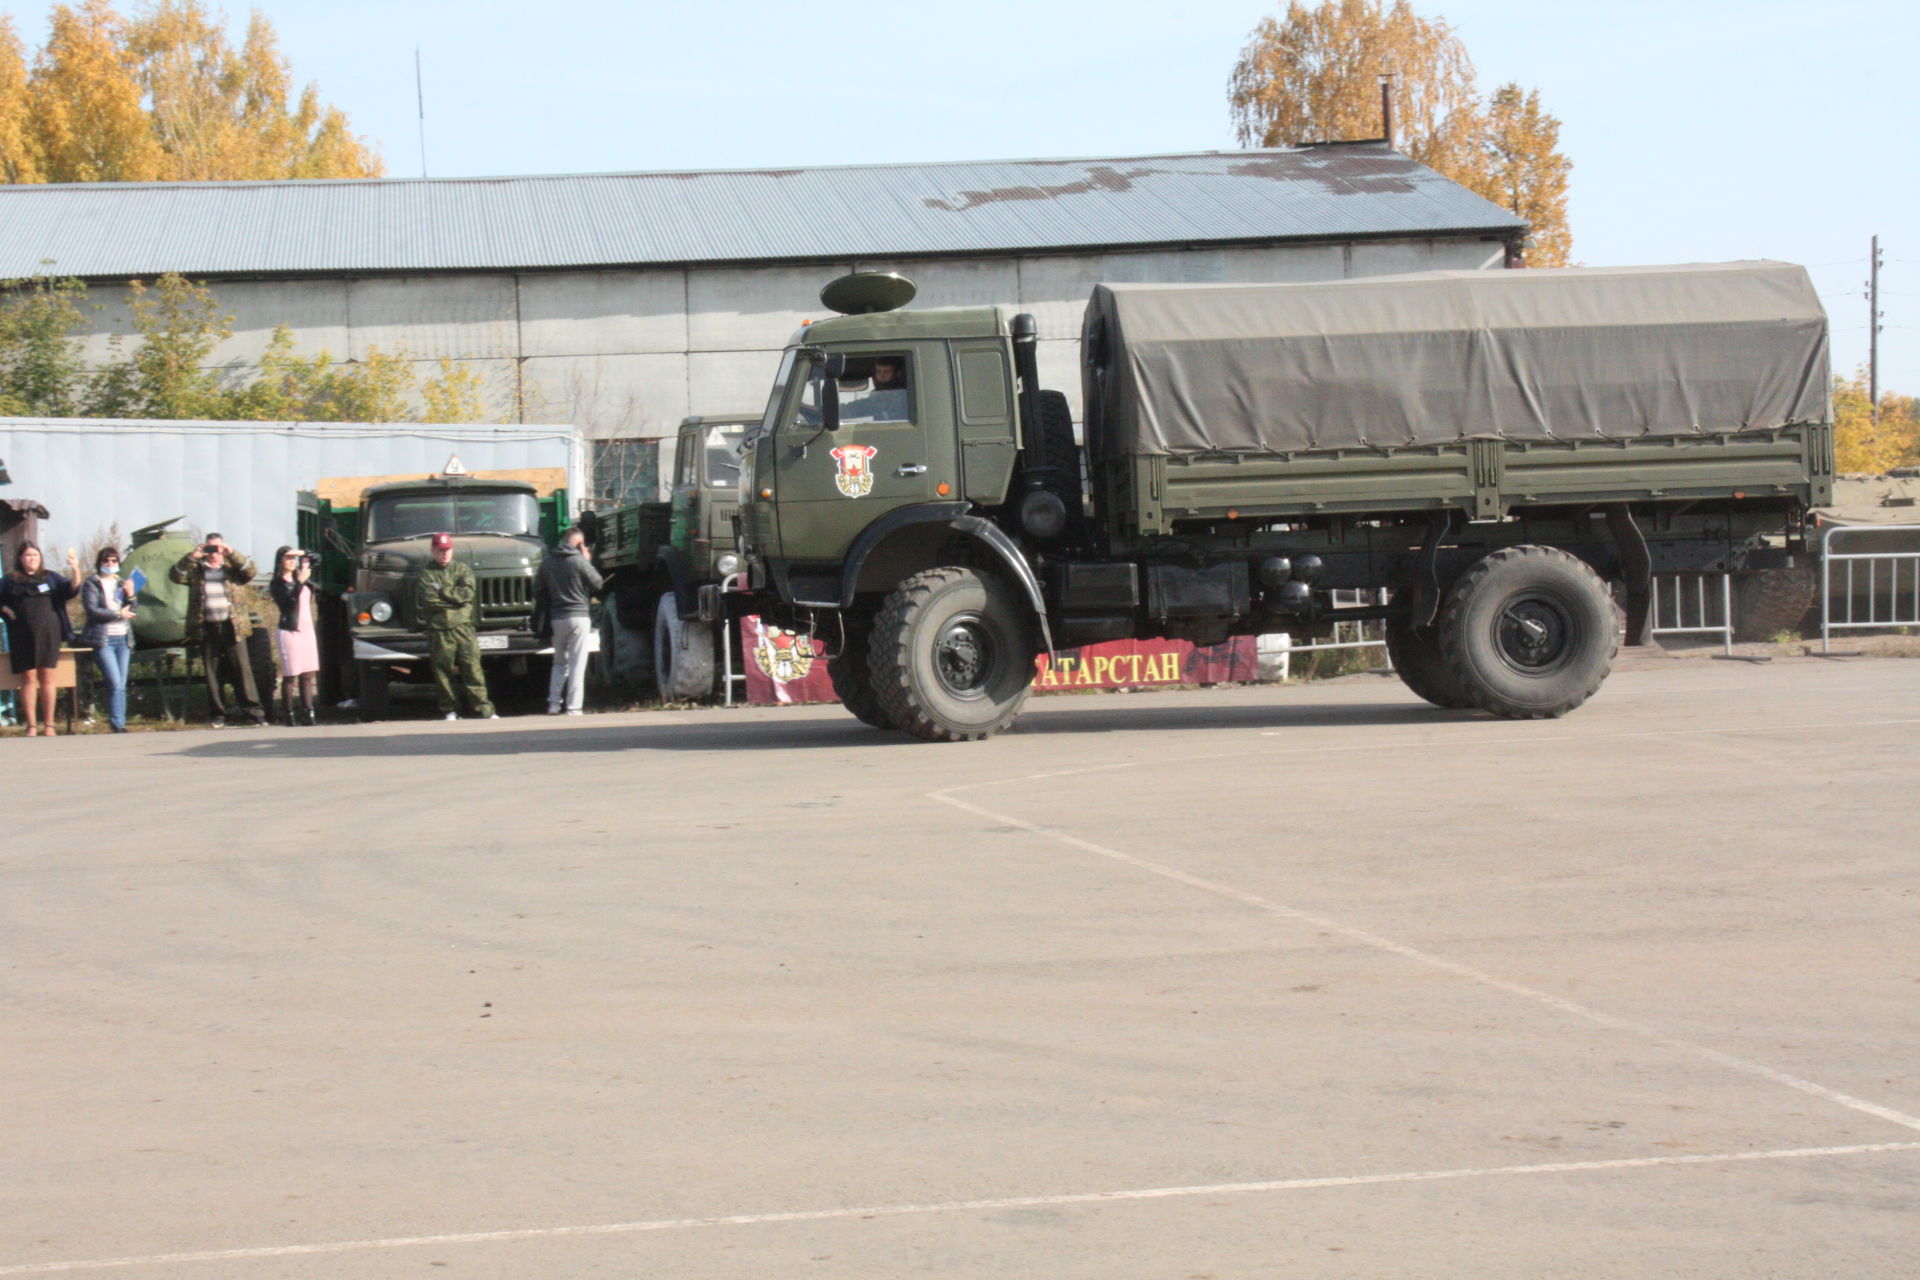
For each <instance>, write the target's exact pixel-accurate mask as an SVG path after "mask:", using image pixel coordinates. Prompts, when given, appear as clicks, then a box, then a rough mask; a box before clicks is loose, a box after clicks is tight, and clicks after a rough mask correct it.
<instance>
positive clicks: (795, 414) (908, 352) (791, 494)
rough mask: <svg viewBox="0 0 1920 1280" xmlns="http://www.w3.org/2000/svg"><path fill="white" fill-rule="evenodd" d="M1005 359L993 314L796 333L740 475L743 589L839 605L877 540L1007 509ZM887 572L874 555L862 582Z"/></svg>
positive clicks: (1010, 471) (1009, 436) (895, 315)
mask: <svg viewBox="0 0 1920 1280" xmlns="http://www.w3.org/2000/svg"><path fill="white" fill-rule="evenodd" d="M1014 357H1015V352H1014V346H1013V334H1012V329H1011V326H1010V324H1009V321H1008V317H1007V316H1006V314H1005V312H1004V311H1003V310H1002V309H1001V308H998V307H971V308H951V309H946V310H938V311H918V312H911V311H888V312H880V313H876V314H861V315H850V316H841V317H837V318H835V319H832V320H824V321H820V322H819V323H816V324H813V325H810V326H809V327H807V328H806V329H804V330H802V331H801V333H800V334H799V335H797V339H796V344H795V345H794V346H792V347H790V348H789V349H788V350H787V352H786V354H785V356H784V357H783V359H782V361H781V364H780V370H779V373H778V375H777V376H776V379H775V383H774V389H773V394H772V397H771V399H770V401H769V403H768V406H767V411H766V414H765V415H764V417H763V418H762V420H761V424H760V427H759V429H758V431H757V432H756V433H755V436H754V438H753V440H752V442H751V445H750V453H749V456H748V459H747V464H748V465H747V466H746V467H745V468H744V473H743V477H742V484H741V489H742V501H743V507H742V519H741V529H742V533H743V536H744V537H745V539H746V541H747V550H748V554H749V558H750V560H751V562H752V564H753V566H754V571H755V572H756V573H757V574H759V575H761V576H760V578H759V579H757V580H756V582H755V584H754V585H755V586H765V587H771V588H772V589H774V590H775V591H776V592H777V593H778V594H780V595H781V596H782V597H784V598H788V599H791V600H794V601H797V602H802V603H809V604H815V605H820V606H827V607H843V606H844V604H845V603H847V602H848V597H849V596H850V595H851V594H857V593H858V591H859V590H861V589H862V588H861V586H860V583H859V581H858V576H857V575H855V577H854V578H853V579H852V580H843V579H845V578H846V574H845V572H844V570H845V569H846V567H847V566H848V562H849V559H850V558H852V557H854V556H855V555H856V553H857V551H865V552H869V553H870V552H871V550H872V549H873V545H874V539H875V536H876V533H877V534H878V535H879V537H880V538H881V539H882V540H886V541H891V540H892V539H891V538H890V537H889V536H888V535H897V536H905V537H906V538H907V540H908V541H918V542H924V541H928V540H934V539H940V538H944V537H945V536H947V535H946V534H945V533H944V532H943V530H944V528H945V526H946V525H947V523H949V522H950V521H951V520H952V519H953V518H954V517H955V516H957V515H960V514H963V513H965V512H966V511H967V510H969V509H970V508H975V509H980V510H982V511H986V512H996V513H997V512H999V510H1000V509H1001V508H1003V507H1005V506H1006V505H1007V502H1008V497H1009V494H1010V492H1011V490H1012V489H1013V485H1014V477H1015V471H1016V465H1017V463H1018V461H1019V458H1020V451H1021V441H1020V433H1019V426H1018V414H1017V412H1016V391H1015V381H1014ZM1060 409H1061V411H1062V412H1063V413H1064V409H1065V406H1064V403H1062V404H1061V406H1060ZM829 418H831V419H832V423H833V424H832V425H831V426H829V425H828V419H829ZM1065 425H1066V429H1067V431H1068V432H1069V433H1070V432H1071V423H1070V422H1068V423H1066V424H1065ZM1068 443H1069V445H1070V444H1071V436H1070V434H1069V436H1068ZM1078 484H1079V481H1078V475H1077V472H1076V473H1075V475H1074V476H1073V477H1072V479H1071V486H1072V488H1073V489H1074V490H1075V491H1076V492H1077V489H1078ZM876 522H878V528H877V529H876ZM916 528H917V529H918V530H919V532H918V534H917V535H916V534H914V533H913V532H911V531H912V530H914V529H916ZM863 539H865V540H866V543H867V545H866V546H865V547H861V548H856V543H860V542H861V541H862V540H863ZM861 567H863V568H865V567H867V566H866V563H865V561H863V562H862V566H861ZM887 572H888V570H887V560H886V559H885V558H883V559H882V561H880V562H879V563H876V564H872V565H871V567H870V573H869V576H872V577H873V578H874V580H875V582H876V583H877V582H878V581H879V580H880V578H882V577H884V576H885V575H886V573H887ZM849 589H851V590H849Z"/></svg>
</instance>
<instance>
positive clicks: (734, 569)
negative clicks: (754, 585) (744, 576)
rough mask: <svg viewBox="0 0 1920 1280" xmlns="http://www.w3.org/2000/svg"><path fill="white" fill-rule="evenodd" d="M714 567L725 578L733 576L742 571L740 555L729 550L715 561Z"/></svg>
mask: <svg viewBox="0 0 1920 1280" xmlns="http://www.w3.org/2000/svg"><path fill="white" fill-rule="evenodd" d="M713 567H714V568H715V569H716V570H717V571H718V572H719V574H720V576H721V577H723V578H729V577H732V576H733V575H734V574H736V573H738V572H740V557H739V556H737V555H735V554H733V552H731V551H729V552H727V553H726V554H725V555H723V556H721V557H720V558H719V559H718V560H715V561H714V562H713Z"/></svg>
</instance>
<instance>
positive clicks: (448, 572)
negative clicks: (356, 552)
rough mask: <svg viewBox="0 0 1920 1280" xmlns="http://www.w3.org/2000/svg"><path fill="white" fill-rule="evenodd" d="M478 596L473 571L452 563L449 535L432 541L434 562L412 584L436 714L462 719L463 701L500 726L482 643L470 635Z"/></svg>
mask: <svg viewBox="0 0 1920 1280" xmlns="http://www.w3.org/2000/svg"><path fill="white" fill-rule="evenodd" d="M477 594H478V592H477V589H476V588H475V587H474V584H473V570H472V568H471V567H469V566H468V565H466V564H465V563H463V562H462V561H459V560H455V559H454V558H453V535H452V534H448V533H436V534H434V535H433V561H432V563H431V564H429V565H427V566H426V567H425V568H424V569H422V570H421V571H420V576H419V577H418V578H416V579H415V580H414V584H413V616H414V617H415V618H418V619H419V620H420V626H421V628H422V629H423V630H425V631H426V633H427V656H428V657H429V658H430V659H432V661H433V684H434V688H435V689H436V690H437V691H438V692H439V695H440V710H441V711H442V712H444V713H445V715H446V717H447V719H449V720H458V719H459V718H460V701H461V698H462V697H463V696H464V697H465V699H466V703H467V706H468V708H469V709H470V710H471V711H472V712H473V714H474V715H476V716H478V717H479V718H480V719H482V720H498V719H499V718H500V717H499V716H497V715H495V714H494V710H493V702H492V701H491V700H490V699H489V698H488V697H487V678H486V676H484V675H482V674H481V671H480V639H479V637H478V636H476V635H475V634H474V630H473V602H474V599H475V597H476V595H477Z"/></svg>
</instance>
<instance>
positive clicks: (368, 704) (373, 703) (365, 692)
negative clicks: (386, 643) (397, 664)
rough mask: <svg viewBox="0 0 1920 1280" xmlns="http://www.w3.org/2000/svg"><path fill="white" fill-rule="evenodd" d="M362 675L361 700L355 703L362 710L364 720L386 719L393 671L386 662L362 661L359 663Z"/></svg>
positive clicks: (361, 716)
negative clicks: (389, 686)
mask: <svg viewBox="0 0 1920 1280" xmlns="http://www.w3.org/2000/svg"><path fill="white" fill-rule="evenodd" d="M357 665H358V667H359V675H360V694H359V700H358V701H357V702H356V703H355V704H354V705H355V706H356V707H358V708H359V710H360V718H361V719H362V720H385V719H386V718H387V710H388V706H389V699H388V696H387V684H388V678H389V676H390V675H391V672H390V671H389V670H388V668H387V664H386V663H384V662H362V663H358V664H357Z"/></svg>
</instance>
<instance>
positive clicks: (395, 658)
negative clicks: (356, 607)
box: [353, 631, 553, 662]
mask: <svg viewBox="0 0 1920 1280" xmlns="http://www.w3.org/2000/svg"><path fill="white" fill-rule="evenodd" d="M552 652H553V646H552V645H550V644H547V643H545V642H544V641H542V640H541V639H540V638H539V637H538V636H535V635H532V634H530V633H528V632H524V631H482V632H481V633H480V656H481V657H482V658H500V657H517V658H530V657H542V656H545V655H547V654H551V653H552ZM426 656H427V638H426V637H425V636H422V635H408V634H406V633H401V634H398V635H375V636H355V637H354V638H353V660H354V661H355V662H421V661H424V660H425V659H426Z"/></svg>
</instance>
